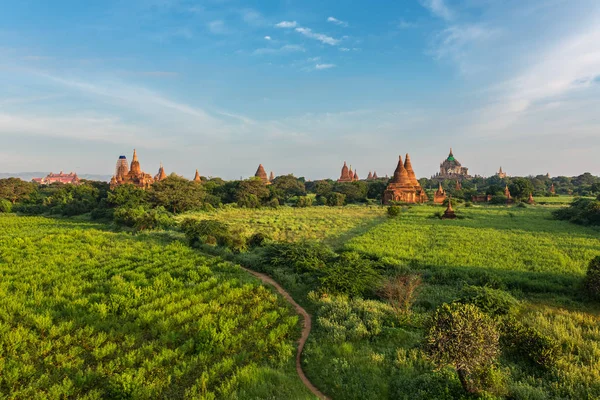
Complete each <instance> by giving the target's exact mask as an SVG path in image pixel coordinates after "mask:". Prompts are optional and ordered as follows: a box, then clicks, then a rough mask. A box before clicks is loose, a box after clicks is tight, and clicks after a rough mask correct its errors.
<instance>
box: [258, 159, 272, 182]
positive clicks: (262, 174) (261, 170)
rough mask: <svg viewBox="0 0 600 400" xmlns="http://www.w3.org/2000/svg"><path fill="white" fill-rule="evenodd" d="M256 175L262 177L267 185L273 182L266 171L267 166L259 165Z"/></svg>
mask: <svg viewBox="0 0 600 400" xmlns="http://www.w3.org/2000/svg"><path fill="white" fill-rule="evenodd" d="M254 176H255V177H257V178H260V180H261V181H262V182H263V183H264V184H265V185H269V184H271V182H269V178H268V177H267V173H266V172H265V168H264V167H263V165H262V164H259V165H258V169H257V170H256V173H255V174H254Z"/></svg>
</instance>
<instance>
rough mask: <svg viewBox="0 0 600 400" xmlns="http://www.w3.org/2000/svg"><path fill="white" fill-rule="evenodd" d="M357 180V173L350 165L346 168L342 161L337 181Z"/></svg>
mask: <svg viewBox="0 0 600 400" xmlns="http://www.w3.org/2000/svg"><path fill="white" fill-rule="evenodd" d="M355 180H358V174H357V173H356V172H354V171H352V167H350V168H348V166H347V165H346V161H344V166H343V167H342V173H341V175H340V179H338V180H337V181H338V182H354V181H355Z"/></svg>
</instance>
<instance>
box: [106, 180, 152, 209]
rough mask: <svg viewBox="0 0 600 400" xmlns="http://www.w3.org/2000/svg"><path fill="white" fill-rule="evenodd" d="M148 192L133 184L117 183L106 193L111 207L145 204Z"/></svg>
mask: <svg viewBox="0 0 600 400" xmlns="http://www.w3.org/2000/svg"><path fill="white" fill-rule="evenodd" d="M147 200H148V192H146V191H145V190H144V189H142V188H139V187H137V186H135V185H130V184H127V185H119V186H117V187H115V188H114V189H112V190H111V191H110V192H109V193H108V199H107V202H108V204H109V205H110V206H112V207H138V206H141V205H144V204H146V202H147Z"/></svg>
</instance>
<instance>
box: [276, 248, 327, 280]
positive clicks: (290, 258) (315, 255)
mask: <svg viewBox="0 0 600 400" xmlns="http://www.w3.org/2000/svg"><path fill="white" fill-rule="evenodd" d="M334 257H335V253H334V252H333V251H332V250H331V249H330V248H329V247H328V246H326V245H324V244H321V243H315V242H299V243H273V244H270V245H268V246H265V262H266V263H267V264H268V265H270V266H271V267H276V268H291V269H293V270H294V271H295V272H298V273H306V272H311V273H313V272H322V271H323V269H324V268H325V265H326V264H327V262H328V261H330V260H331V259H333V258H334Z"/></svg>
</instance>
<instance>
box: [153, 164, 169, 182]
mask: <svg viewBox="0 0 600 400" xmlns="http://www.w3.org/2000/svg"><path fill="white" fill-rule="evenodd" d="M164 179H167V174H166V172H165V168H164V167H163V165H162V163H160V168H159V169H158V173H157V174H156V176H155V177H154V181H155V182H158V181H162V180H164Z"/></svg>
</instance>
